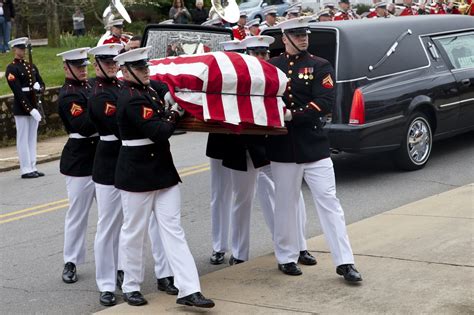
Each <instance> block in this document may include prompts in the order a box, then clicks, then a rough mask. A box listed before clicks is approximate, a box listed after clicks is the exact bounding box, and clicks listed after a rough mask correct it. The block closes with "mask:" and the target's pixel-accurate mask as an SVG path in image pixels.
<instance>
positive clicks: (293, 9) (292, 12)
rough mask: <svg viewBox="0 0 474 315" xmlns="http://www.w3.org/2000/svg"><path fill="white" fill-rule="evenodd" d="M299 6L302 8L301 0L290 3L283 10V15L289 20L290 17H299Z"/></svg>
mask: <svg viewBox="0 0 474 315" xmlns="http://www.w3.org/2000/svg"><path fill="white" fill-rule="evenodd" d="M301 8H302V4H301V2H295V3H293V4H291V5H290V6H288V8H287V9H286V10H285V15H284V16H285V18H286V19H287V20H291V19H294V18H297V17H299V16H300V15H301Z"/></svg>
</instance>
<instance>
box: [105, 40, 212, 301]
mask: <svg viewBox="0 0 474 315" xmlns="http://www.w3.org/2000/svg"><path fill="white" fill-rule="evenodd" d="M149 49H150V47H144V48H138V49H134V50H130V51H128V52H125V53H122V54H120V55H118V56H117V57H115V58H114V60H115V61H117V62H119V63H120V64H121V70H122V73H123V76H124V79H125V83H124V88H123V89H122V91H121V93H120V95H119V98H118V104H117V121H118V126H119V131H120V135H121V136H122V147H121V149H120V152H119V157H118V162H117V168H116V173H115V187H117V188H118V189H119V190H120V194H121V199H122V207H123V215H124V222H123V225H122V230H121V239H120V245H119V246H120V249H119V250H120V251H121V254H120V255H121V259H123V268H124V282H123V285H122V291H123V296H124V300H125V301H127V302H128V304H129V305H133V306H138V305H143V304H146V303H147V301H146V300H145V298H144V297H143V295H142V294H141V293H140V285H141V283H142V282H143V279H144V269H145V265H144V261H143V258H144V250H145V236H146V230H147V228H148V224H149V220H150V216H151V215H152V214H153V215H154V216H155V217H156V219H157V221H158V224H159V233H160V236H161V239H162V242H163V247H164V251H165V254H166V256H167V257H168V260H169V264H170V267H171V270H172V271H173V273H174V275H175V278H176V284H177V287H178V289H179V294H178V299H177V300H176V303H178V304H183V305H190V306H197V307H206V308H209V307H213V306H214V302H213V301H212V300H210V299H206V298H205V297H204V296H203V295H202V294H201V293H200V291H201V288H200V284H199V276H198V273H197V269H196V265H195V263H194V259H193V257H192V255H191V252H190V251H189V248H188V245H187V242H186V239H185V236H184V231H183V229H182V227H181V223H180V213H181V210H180V207H181V197H180V191H179V186H178V183H179V182H180V178H179V175H178V172H177V171H176V168H175V166H174V164H173V159H172V156H171V152H170V144H169V141H168V139H169V137H171V135H172V134H173V131H174V129H175V126H176V121H177V120H178V119H179V117H180V116H182V115H183V114H184V111H183V110H182V109H181V108H180V107H179V106H178V104H177V103H176V102H174V101H173V100H172V98H171V96H170V97H169V98H168V99H165V101H166V102H167V104H169V105H171V106H170V109H169V110H168V109H166V108H165V107H164V106H163V105H161V104H160V103H159V95H158V93H157V92H156V91H154V90H153V89H150V87H149V84H150V72H149V69H148V62H147V60H148V51H149Z"/></svg>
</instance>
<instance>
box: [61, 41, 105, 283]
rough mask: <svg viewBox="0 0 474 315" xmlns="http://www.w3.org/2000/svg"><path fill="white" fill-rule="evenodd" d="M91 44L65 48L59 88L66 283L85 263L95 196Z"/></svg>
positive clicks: (70, 281) (75, 275) (94, 136)
mask: <svg viewBox="0 0 474 315" xmlns="http://www.w3.org/2000/svg"><path fill="white" fill-rule="evenodd" d="M88 50H89V47H84V48H77V49H73V50H70V51H65V52H62V53H60V54H58V56H61V57H62V58H63V62H64V71H65V74H66V80H65V83H64V85H63V86H62V87H61V89H60V90H59V97H58V114H59V117H61V120H62V121H63V124H64V128H65V129H66V132H67V133H68V134H69V139H68V141H67V142H66V145H65V146H64V149H63V151H62V153H61V160H60V162H59V170H60V172H61V174H63V175H65V176H66V188H67V194H68V199H69V209H68V210H67V212H66V219H65V224H64V253H63V254H64V262H65V266H64V270H63V275H62V279H63V281H64V282H66V283H74V282H76V281H77V274H76V265H78V264H82V263H84V262H85V256H86V231H87V219H88V216H89V210H90V207H91V205H92V201H93V199H94V197H95V189H94V182H93V181H92V165H93V162H94V155H95V150H96V146H97V143H98V142H99V137H98V136H99V134H98V133H97V130H96V128H95V126H94V124H92V122H91V121H90V119H89V115H88V113H87V112H88V107H87V102H88V98H89V93H90V89H89V84H88V82H87V65H88V64H89V61H88V58H87V51H88Z"/></svg>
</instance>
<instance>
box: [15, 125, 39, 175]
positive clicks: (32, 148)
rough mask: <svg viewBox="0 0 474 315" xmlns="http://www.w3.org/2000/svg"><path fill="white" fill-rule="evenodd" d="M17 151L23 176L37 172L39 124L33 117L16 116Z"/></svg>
mask: <svg viewBox="0 0 474 315" xmlns="http://www.w3.org/2000/svg"><path fill="white" fill-rule="evenodd" d="M15 125H16V150H17V151H18V159H19V161H20V172H21V174H22V175H23V174H27V173H31V172H35V171H37V169H36V139H37V137H38V122H37V121H36V120H35V119H34V118H33V117H32V116H15Z"/></svg>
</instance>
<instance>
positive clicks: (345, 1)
mask: <svg viewBox="0 0 474 315" xmlns="http://www.w3.org/2000/svg"><path fill="white" fill-rule="evenodd" d="M339 2H340V3H347V4H349V3H350V2H349V0H339Z"/></svg>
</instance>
